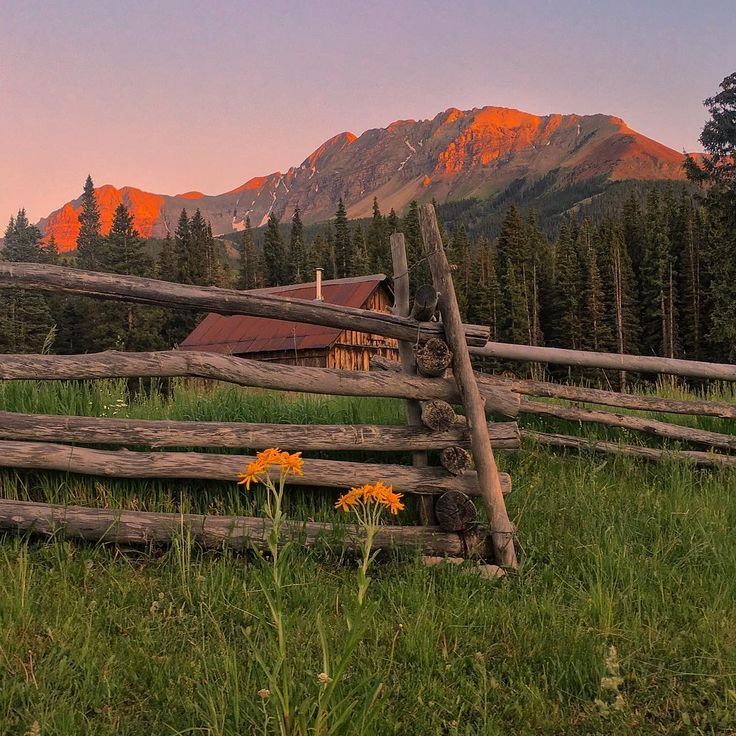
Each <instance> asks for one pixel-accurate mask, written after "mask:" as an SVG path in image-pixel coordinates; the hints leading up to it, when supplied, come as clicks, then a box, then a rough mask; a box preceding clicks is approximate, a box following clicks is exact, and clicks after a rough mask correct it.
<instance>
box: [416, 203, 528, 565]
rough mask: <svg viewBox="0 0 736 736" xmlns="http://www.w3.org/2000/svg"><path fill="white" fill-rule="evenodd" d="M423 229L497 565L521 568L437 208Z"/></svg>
mask: <svg viewBox="0 0 736 736" xmlns="http://www.w3.org/2000/svg"><path fill="white" fill-rule="evenodd" d="M419 224H420V227H421V231H422V240H423V242H424V252H425V255H426V257H427V261H428V263H429V268H430V271H431V273H432V281H433V282H434V287H435V289H437V291H438V292H439V294H440V301H439V306H440V314H441V315H442V322H443V326H444V330H445V338H446V340H447V343H448V345H449V346H450V350H452V352H453V360H452V368H453V372H454V374H455V381H456V382H457V387H458V390H459V392H460V396H461V399H462V404H463V407H464V409H465V417H466V419H467V422H468V430H469V432H470V440H471V447H472V450H473V458H474V460H475V467H476V470H477V473H478V484H479V486H480V493H481V496H482V497H483V502H484V504H485V508H486V513H487V515H488V521H489V523H490V526H491V541H492V544H493V550H494V552H495V554H496V561H497V562H498V563H499V564H501V565H504V566H506V567H516V565H517V562H516V550H515V548H514V531H515V530H514V526H513V524H512V523H511V521H510V520H509V516H508V513H507V511H506V504H505V502H504V499H503V491H502V489H501V479H500V477H499V473H498V468H497V466H496V460H495V458H494V457H493V449H492V448H491V441H490V438H489V435H488V425H487V424H486V417H485V407H484V402H483V398H482V396H481V393H480V390H479V389H478V384H477V383H476V380H475V375H474V373H473V364H472V362H471V360H470V353H469V352H468V346H467V344H466V343H465V339H464V334H463V326H462V319H461V317H460V307H459V306H458V303H457V296H456V295H455V286H454V284H453V282H452V273H451V271H450V264H449V263H448V262H447V256H446V255H445V251H444V250H443V247H442V237H441V236H440V230H439V226H438V225H437V216H436V215H435V211H434V207H433V206H432V205H431V204H425V205H422V206H421V207H420V208H419Z"/></svg>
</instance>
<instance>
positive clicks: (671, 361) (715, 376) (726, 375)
mask: <svg viewBox="0 0 736 736" xmlns="http://www.w3.org/2000/svg"><path fill="white" fill-rule="evenodd" d="M470 352H471V353H472V354H473V355H481V356H485V357H488V358H500V359H502V360H518V361H521V362H523V363H530V362H531V363H554V364H557V365H574V366H581V367H585V368H604V369H607V370H614V371H635V372H637V373H666V374H669V375H673V376H687V377H689V378H708V379H712V380H716V381H736V365H730V364H728V363H706V362H703V361H698V360H680V359H677V358H657V357H654V356H651V355H627V354H625V353H595V352H588V351H585V350H565V349H563V348H544V347H538V346H534V345H513V344H511V343H504V342H488V343H487V344H486V345H485V346H483V347H476V346H471V348H470Z"/></svg>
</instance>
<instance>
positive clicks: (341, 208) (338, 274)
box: [334, 197, 352, 278]
mask: <svg viewBox="0 0 736 736" xmlns="http://www.w3.org/2000/svg"><path fill="white" fill-rule="evenodd" d="M334 249H335V278H343V277H344V276H349V275H350V272H351V268H352V264H351V259H352V243H351V238H350V228H349V227H348V216H347V212H346V211H345V204H344V203H343V201H342V197H340V200H339V201H338V203H337V211H336V212H335V241H334Z"/></svg>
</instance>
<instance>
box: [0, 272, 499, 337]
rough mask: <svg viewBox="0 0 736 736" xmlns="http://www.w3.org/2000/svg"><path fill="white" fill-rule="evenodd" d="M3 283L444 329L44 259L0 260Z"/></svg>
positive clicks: (396, 331) (411, 333) (380, 328)
mask: <svg viewBox="0 0 736 736" xmlns="http://www.w3.org/2000/svg"><path fill="white" fill-rule="evenodd" d="M0 287H12V288H20V289H29V288H30V289H42V290H45V291H61V292H64V293H67V294H78V295H80V296H89V297H95V298H97V299H106V300H111V301H122V302H134V303H137V304H150V305H155V306H160V307H185V308H189V309H198V310H203V311H208V312H217V313H218V314H247V315H252V316H255V317H267V318H269V319H280V320H289V321H294V322H306V323H307V324H313V325H323V326H325V327H337V328H339V329H344V330H357V331H359V332H366V333H370V334H376V335H383V336H384V337H394V338H396V339H397V340H413V341H416V340H417V339H419V338H421V339H426V338H428V337H431V336H432V335H440V334H442V328H441V327H440V326H439V325H438V324H437V323H436V322H416V321H415V320H411V319H408V318H406V317H398V316H396V315H393V314H387V313H384V312H373V311H371V310H369V309H359V308H357V307H344V306H340V305H337V304H329V303H328V302H324V301H307V300H305V299H286V298H284V297H279V296H273V295H270V294H263V293H259V292H257V291H239V290H237V289H221V288H219V287H216V286H192V285H190V284H178V283H172V282H169V281H159V280H157V279H147V278H142V277H140V276H124V275H121V274H113V273H98V272H96V271H82V270H80V269H75V268H67V267H65V266H50V265H48V264H45V263H44V264H39V263H11V262H0ZM463 329H464V332H463V334H464V337H465V339H466V340H468V341H469V342H470V343H472V344H473V345H484V344H485V343H486V341H487V340H488V338H489V337H490V328H488V327H485V326H484V325H464V326H463Z"/></svg>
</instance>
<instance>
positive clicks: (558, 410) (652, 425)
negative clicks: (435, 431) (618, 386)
mask: <svg viewBox="0 0 736 736" xmlns="http://www.w3.org/2000/svg"><path fill="white" fill-rule="evenodd" d="M521 411H522V412H523V413H525V414H535V415H538V416H547V417H555V418H556V419H564V420H567V421H571V422H586V423H589V422H593V423H595V424H603V425H605V426H607V427H620V428H621V429H632V430H634V431H636V432H644V433H646V434H651V435H654V436H655V437H665V438H667V439H671V440H679V441H681V442H695V443H696V444H699V445H707V446H709V447H716V448H718V449H721V450H734V449H736V436H734V435H730V434H721V433H720V432H710V431H708V430H706V429H698V428H696V427H684V426H682V425H681V424H670V423H669V422H660V421H659V420H657V419H649V418H647V417H635V416H630V415H628V414H615V413H613V412H608V411H600V410H598V409H585V408H581V407H576V406H562V405H560V404H547V403H545V402H542V401H522V402H521Z"/></svg>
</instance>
